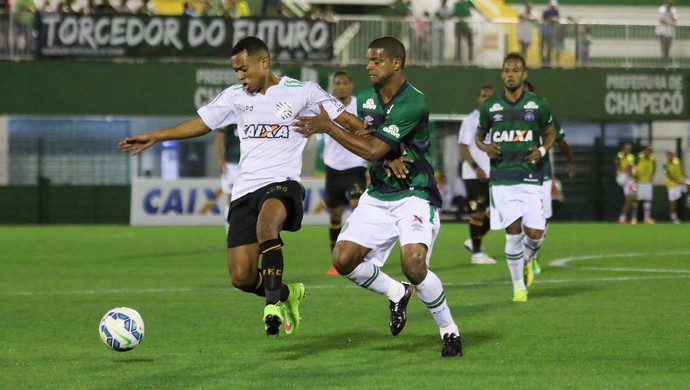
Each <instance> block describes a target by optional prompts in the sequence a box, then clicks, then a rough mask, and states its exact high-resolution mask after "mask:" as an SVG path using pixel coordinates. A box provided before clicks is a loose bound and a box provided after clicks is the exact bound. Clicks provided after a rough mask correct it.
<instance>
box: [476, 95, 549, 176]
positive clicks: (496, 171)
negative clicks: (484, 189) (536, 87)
mask: <svg viewBox="0 0 690 390" xmlns="http://www.w3.org/2000/svg"><path fill="white" fill-rule="evenodd" d="M552 122H553V119H552V117H551V109H550V107H549V104H548V103H547V102H546V100H545V99H544V98H542V97H539V96H537V95H535V94H533V93H532V92H525V93H523V94H522V96H520V98H519V99H518V100H517V101H516V102H509V101H508V100H506V99H505V97H504V95H503V94H501V95H499V96H494V97H492V98H489V99H487V100H486V101H485V102H484V103H483V104H482V105H481V107H479V125H478V126H477V134H480V135H481V136H482V138H483V136H485V135H486V134H487V133H489V135H490V139H491V142H493V143H495V144H497V145H498V146H499V147H500V149H501V154H500V156H498V158H492V159H491V165H490V174H489V178H490V179H489V185H514V184H537V185H541V183H542V181H543V178H544V171H543V169H542V167H541V164H537V165H535V164H531V163H530V162H529V161H527V160H525V157H527V156H529V155H530V153H532V152H531V151H530V148H532V147H535V148H536V147H539V146H541V136H542V133H543V131H544V130H546V129H547V128H548V127H549V126H550V125H551V123H552Z"/></svg>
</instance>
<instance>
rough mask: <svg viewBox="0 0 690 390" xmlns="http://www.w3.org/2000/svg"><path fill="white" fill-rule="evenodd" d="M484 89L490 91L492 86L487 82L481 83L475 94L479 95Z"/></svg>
mask: <svg viewBox="0 0 690 390" xmlns="http://www.w3.org/2000/svg"><path fill="white" fill-rule="evenodd" d="M485 89H488V90H490V91H491V92H494V87H493V86H491V85H489V84H486V85H482V86H481V87H479V89H478V90H477V96H479V94H480V93H482V91H483V90H485Z"/></svg>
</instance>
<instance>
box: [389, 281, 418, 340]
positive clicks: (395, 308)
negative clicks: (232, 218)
mask: <svg viewBox="0 0 690 390" xmlns="http://www.w3.org/2000/svg"><path fill="white" fill-rule="evenodd" d="M401 283H402V285H403V287H405V293H404V294H403V296H402V298H400V301H398V302H393V301H388V302H390V304H389V305H388V307H389V308H390V310H391V320H390V323H389V325H390V328H391V334H392V335H393V336H397V335H399V334H400V332H402V330H403V329H404V328H405V325H406V324H407V304H408V303H409V302H410V298H412V296H413V295H414V287H412V285H411V284H409V283H406V282H401Z"/></svg>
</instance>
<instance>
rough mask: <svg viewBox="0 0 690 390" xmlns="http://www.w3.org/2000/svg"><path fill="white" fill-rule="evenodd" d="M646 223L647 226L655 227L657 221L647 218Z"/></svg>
mask: <svg viewBox="0 0 690 390" xmlns="http://www.w3.org/2000/svg"><path fill="white" fill-rule="evenodd" d="M644 223H646V224H647V225H654V224H655V223H656V221H655V220H654V218H645V220H644Z"/></svg>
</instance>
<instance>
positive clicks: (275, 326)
mask: <svg viewBox="0 0 690 390" xmlns="http://www.w3.org/2000/svg"><path fill="white" fill-rule="evenodd" d="M283 317H284V314H283V306H282V303H281V302H278V303H276V304H270V305H266V307H264V329H265V330H266V336H278V335H279V334H280V326H281V325H282V324H283Z"/></svg>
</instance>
